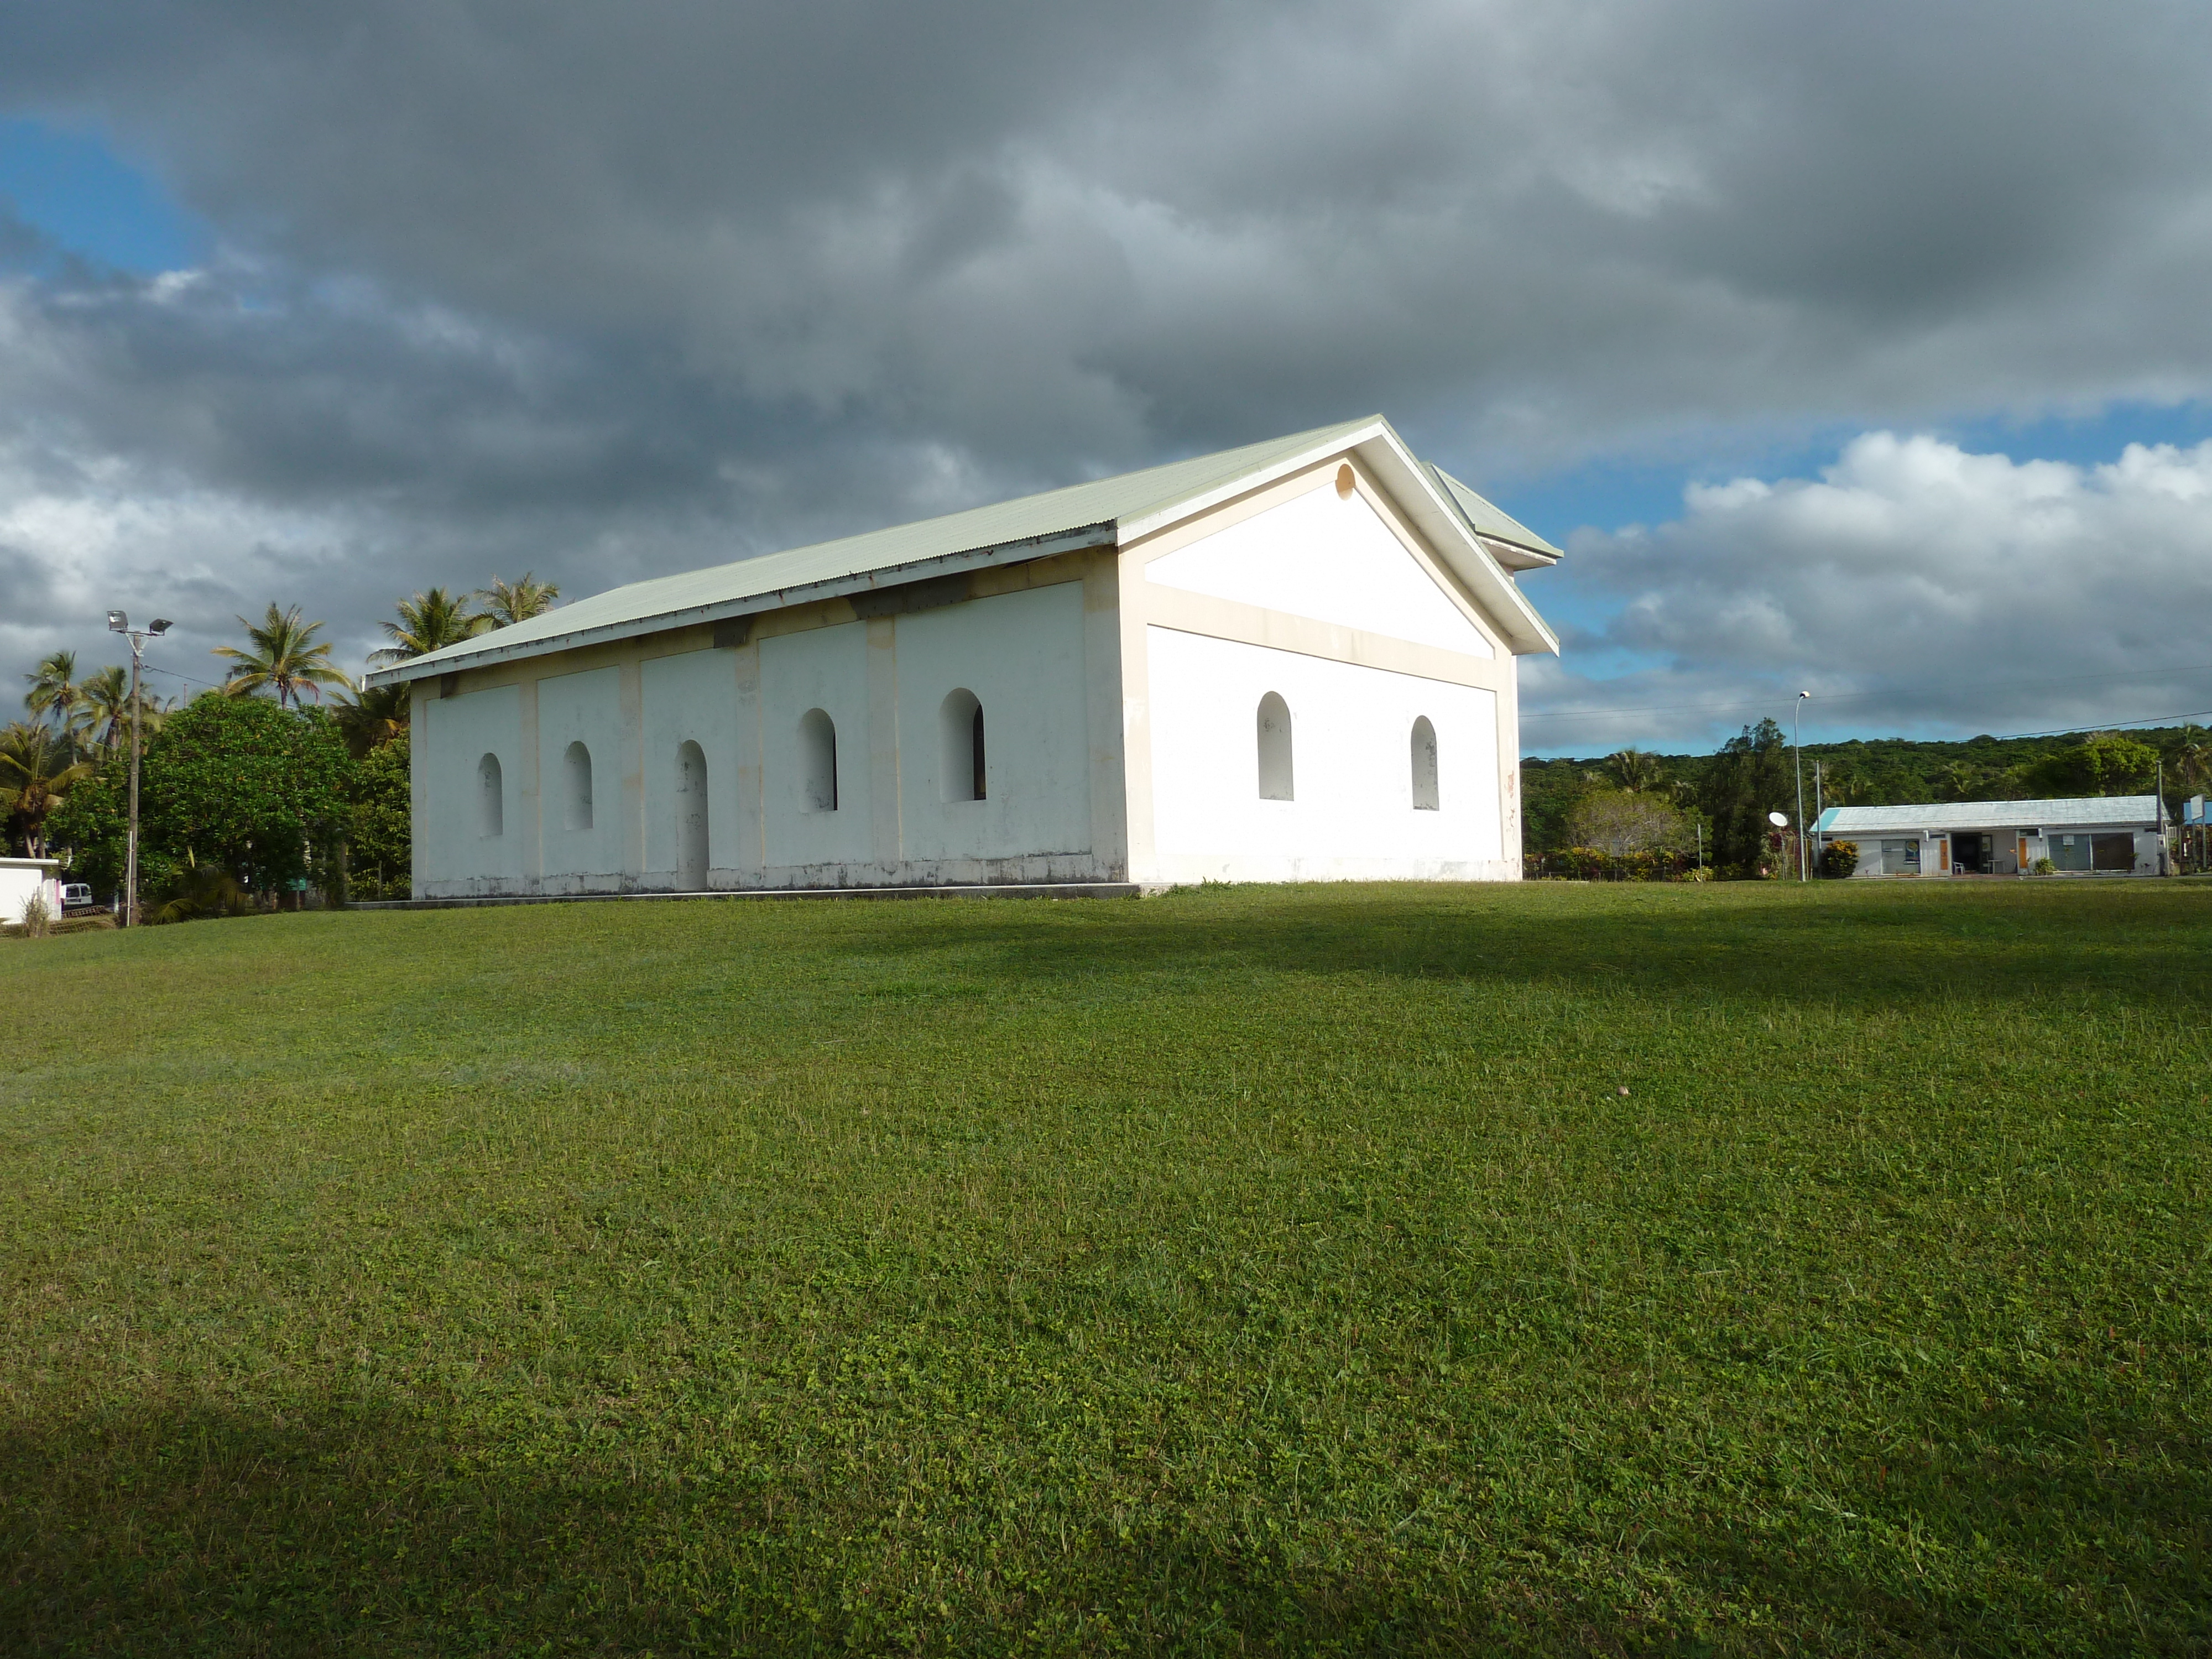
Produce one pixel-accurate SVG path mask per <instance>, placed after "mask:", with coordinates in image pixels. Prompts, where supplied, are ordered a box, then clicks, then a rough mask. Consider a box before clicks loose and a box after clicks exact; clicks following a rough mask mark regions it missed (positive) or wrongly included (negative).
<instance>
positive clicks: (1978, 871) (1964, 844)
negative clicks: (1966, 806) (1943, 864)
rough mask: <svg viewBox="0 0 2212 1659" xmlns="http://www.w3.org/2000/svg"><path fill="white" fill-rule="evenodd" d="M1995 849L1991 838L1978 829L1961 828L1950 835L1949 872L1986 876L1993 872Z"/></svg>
mask: <svg viewBox="0 0 2212 1659" xmlns="http://www.w3.org/2000/svg"><path fill="white" fill-rule="evenodd" d="M1995 872H1996V846H1995V843H1994V841H1993V839H1992V838H1991V837H1990V836H1989V835H1987V834H1985V833H1984V832H1983V831H1980V830H1975V829H1966V830H1961V831H1960V832H1959V833H1958V834H1956V835H1954V836H1952V837H1951V873H1952V874H1953V875H1954V876H1986V875H1990V874H1993V873H1995Z"/></svg>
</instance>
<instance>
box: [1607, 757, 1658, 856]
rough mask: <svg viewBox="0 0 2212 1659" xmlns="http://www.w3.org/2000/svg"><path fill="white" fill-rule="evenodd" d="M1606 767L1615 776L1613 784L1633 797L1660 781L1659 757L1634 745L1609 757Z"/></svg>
mask: <svg viewBox="0 0 2212 1659" xmlns="http://www.w3.org/2000/svg"><path fill="white" fill-rule="evenodd" d="M1605 766H1606V770H1607V771H1608V772H1610V773H1611V774H1612V775H1613V783H1614V784H1615V785H1616V786H1617V787H1619V788H1620V789H1621V790H1622V791H1623V792H1624V793H1628V794H1631V795H1634V794H1640V793H1643V792H1644V790H1646V789H1649V788H1650V787H1652V785H1654V784H1656V783H1657V782H1658V781H1659V757H1657V756H1656V755H1651V754H1647V753H1645V752H1644V750H1641V749H1638V748H1635V747H1634V746H1631V747H1629V748H1626V749H1616V750H1613V753H1612V754H1610V755H1607V757H1605ZM1591 844H1592V845H1595V842H1593V843H1591Z"/></svg>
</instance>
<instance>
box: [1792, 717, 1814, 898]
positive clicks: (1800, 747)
mask: <svg viewBox="0 0 2212 1659" xmlns="http://www.w3.org/2000/svg"><path fill="white" fill-rule="evenodd" d="M1812 695H1813V694H1812V693H1811V692H1810V691H1800V692H1799V693H1798V694H1797V701H1796V702H1795V703H1794V704H1792V705H1791V707H1790V748H1792V749H1793V750H1796V754H1797V879H1798V880H1800V881H1803V880H1804V879H1805V743H1804V732H1803V729H1802V726H1801V725H1800V723H1799V718H1798V717H1799V716H1800V715H1801V714H1803V713H1804V709H1805V699H1806V698H1808V697H1809V696H1812Z"/></svg>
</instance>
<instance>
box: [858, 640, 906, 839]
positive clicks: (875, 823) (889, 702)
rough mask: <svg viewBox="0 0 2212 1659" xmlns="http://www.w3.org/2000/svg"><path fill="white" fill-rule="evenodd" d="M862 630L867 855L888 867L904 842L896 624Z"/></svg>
mask: <svg viewBox="0 0 2212 1659" xmlns="http://www.w3.org/2000/svg"><path fill="white" fill-rule="evenodd" d="M867 628H868V799H869V802H870V804H871V806H872V814H873V819H872V823H870V825H869V830H870V847H869V850H870V853H871V854H872V856H873V858H874V860H875V861H876V862H877V863H878V864H879V865H882V866H885V867H886V868H888V867H889V866H892V865H895V864H896V863H898V862H899V861H900V860H901V859H902V858H903V857H904V856H905V850H904V849H905V839H906V838H905V836H904V835H903V833H902V829H901V826H900V822H899V723H898V632H897V619H896V617H871V618H870V619H869V621H868V624H867Z"/></svg>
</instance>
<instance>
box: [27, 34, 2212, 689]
mask: <svg viewBox="0 0 2212 1659" xmlns="http://www.w3.org/2000/svg"><path fill="white" fill-rule="evenodd" d="M2208 46H2212V27H2208V24H2207V22H2206V21H2205V19H2204V16H2203V13H2202V11H2201V9H2197V8H2195V7H2193V6H2184V5H2179V4H2175V5H2136V6H2121V7H2105V8H2095V9H2090V8H2082V7H2079V6H2071V5H2055V4H2051V5H2038V4H2019V3H2014V4H2006V5H2001V6H2000V5H1959V6H1949V7H1942V8H1934V9H1930V8H1925V7H1913V6H1905V5H1873V6H1864V7H1859V8H1853V9H1835V8H1831V9H1812V8H1802V7H1788V8H1784V7H1774V6H1771V5H1765V4H1753V3H1748V0H1742V3H1698V0H1684V3H1676V4H1672V5H1638V6H1627V5H1597V4H1577V3H1563V4H1559V5H1554V6H1548V7H1543V8H1530V7H1525V6H1505V5H1482V4H1467V3H1452V4H1441V3H1434V4H1423V3H1401V4H1394V5H1391V6H1387V7H1386V6H1381V5H1372V6H1366V7H1359V6H1346V5H1343V4H1340V3H1332V4H1328V5H1322V4H1319V3H1311V4H1295V3H1293V4H1270V5H1264V6H1263V5H1259V4H1214V5H1207V4H1190V3H1178V4H1174V5H1170V4H1166V3H1159V4H1149V5H1148V4H1131V5H1123V6H1120V7H1115V8H1110V9H1109V8H1099V7H1090V8H1065V7H1063V8H1050V7H1048V8H1039V7H1031V6H1020V5H1015V4H1012V3H1000V4H964V5H939V6H932V7H916V6H911V5H891V4H860V3H826V4H822V5H817V6H811V7H803V8H800V7H757V6H739V5H731V4H708V3H689V0H687V3H675V0H640V3H632V4H626V5H623V6H606V5H604V4H598V3H590V4H586V3H582V0H572V3H560V0H498V3H493V0H477V3H464V0H349V3H346V4H343V5H339V4H307V3H299V0H286V3H281V4H280V3H273V0H272V3H267V4H247V3H234V4H229V5H216V6H210V7H199V8H191V9H185V8H178V7H175V6H173V5H169V4H167V3H158V4H157V3H153V0H139V3H133V0H78V3H74V4H71V5H69V6H58V5H57V6H48V7H18V8H16V9H14V11H13V12H12V13H11V15H10V17H9V23H8V25H7V41H6V47H7V49H6V51H5V52H0V108H4V109H5V110H7V111H9V112H15V113H18V114H26V115H31V116H35V117H39V118H45V119H48V120H52V121H58V122H64V123H75V124H78V125H84V126H87V127H89V128H91V129H94V130H96V131H100V132H101V133H104V134H106V135H107V136H108V137H109V138H110V140H111V141H112V143H114V144H115V145H116V146H117V147H118V149H120V150H122V151H123V152H124V153H125V154H126V155H129V156H131V157H132V158H133V159H135V160H136V161H138V162H140V163H141V164H143V165H144V166H146V167H149V168H150V169H151V170H153V171H154V172H155V173H157V174H158V175H159V176H160V177H161V179H163V181H164V182H165V183H166V184H167V185H168V187H169V188H170V189H171V190H173V191H174V192H175V193H176V194H177V195H178V197H179V198H180V199H181V200H182V201H184V202H185V204H187V205H188V206H189V207H190V208H191V209H192V210H195V211H196V212H197V213H198V214H199V215H201V216H203V217H204V219H205V220H206V221H207V222H209V223H210V225H211V226H212V227H213V228H214V231H215V234H216V240H217V243H218V244H219V245H220V246H221V247H222V249H223V252H222V254H221V255H220V256H219V257H218V258H216V259H215V260H213V261H212V262H211V263H210V264H209V265H208V267H207V268H206V269H204V270H198V271H196V272H193V273H190V274H188V275H185V276H176V277H172V278H166V279H161V280H158V281H155V282H152V283H145V282H139V281H137V280H135V279H125V278H122V277H118V276H112V275H109V274H103V273H100V272H97V271H91V270H85V269H83V268H82V266H67V265H66V264H65V262H64V266H60V267H58V266H57V265H56V264H55V262H54V260H53V259H52V258H46V257H45V256H43V255H42V256H40V260H35V261H34V260H31V259H30V256H29V255H27V254H24V253H22V252H21V251H20V250H19V251H18V252H15V253H10V252H8V250H7V249H6V248H3V247H0V259H4V260H5V261H6V262H7V263H8V264H9V265H10V266H11V267H12V268H15V269H16V270H20V271H23V272H25V273H26V274H24V275H21V276H18V277H17V278H16V279H15V282H14V283H13V285H12V286H11V287H9V288H8V289H6V290H5V291H4V300H3V301H0V303H3V304H4V309H0V387H4V389H5V390H6V392H8V394H9V396H8V398H7V399H6V400H5V402H4V404H0V409H4V410H5V411H6V412H4V413H0V449H4V453H0V480H4V481H5V485H4V487H5V489H6V490H7V491H8V492H9V493H8V494H7V495H5V496H4V498H0V524H4V525H5V526H8V527H9V528H8V533H9V535H10V536H11V537H12V538H13V543H14V544H15V545H17V546H20V547H25V548H29V549H33V550H35V552H36V554H37V556H38V557H39V558H40V559H41V560H42V561H44V562H45V563H46V568H47V569H48V571H49V574H50V576H51V583H50V586H52V591H53V592H55V593H56V594H58V595H60V596H61V597H62V599H63V600H64V601H65V602H67V603H70V604H76V603H80V602H82V603H84V604H86V605H94V606H95V607H96V606H97V605H98V604H100V603H103V601H101V600H100V595H101V594H102V593H104V592H108V591H111V590H113V589H117V588H119V587H124V586H134V585H135V586H138V587H140V588H144V587H147V586H155V587H158V586H160V584H161V582H164V581H173V582H175V583H178V584H179V585H180V586H190V585H191V584H193V583H203V584H212V585H213V586H212V587H211V588H210V589H209V590H208V592H209V593H214V592H222V593H224V594H226V595H228V598H227V599H224V600H223V601H222V606H221V609H222V610H224V611H232V610H247V609H252V610H258V607H259V605H260V604H261V603H264V602H265V599H267V598H268V597H276V598H280V599H287V600H289V599H299V600H301V602H303V603H306V604H307V605H309V606H310V608H311V610H313V611H315V612H316V614H324V615H329V616H331V617H332V618H333V619H334V625H336V626H337V627H339V628H340V629H341V630H342V631H343V634H344V636H345V638H346V640H347V642H348V648H349V650H358V649H363V648H366V647H367V645H368V643H370V642H371V639H370V635H369V631H368V618H369V617H372V616H374V615H375V614H380V613H382V612H384V611H386V609H387V608H388V606H389V604H390V601H391V599H392V597H394V596H395V595H396V594H397V593H398V592H405V591H408V590H410V589H411V588H413V587H416V586H421V585H422V584H424V583H426V582H428V581H434V580H449V581H456V582H459V584H460V585H463V586H473V585H475V584H476V583H477V582H480V581H482V580H485V579H486V578H488V577H489V574H492V572H493V571H494V570H498V571H500V572H501V574H512V573H513V571H515V570H518V569H520V568H524V567H526V566H528V567H532V568H536V569H538V571H539V573H540V574H553V575H555V576H556V577H557V578H558V579H559V580H562V582H563V583H564V585H565V586H568V589H569V591H570V592H572V593H580V592H589V591H592V590H593V589H595V588H597V587H599V586H605V585H607V584H608V583H609V582H611V581H614V580H623V579H625V578H627V577H629V576H630V575H634V574H640V573H641V572H643V571H647V570H651V569H665V568H682V567H684V566H689V565H694V564H697V563H702V562H709V561H711V560H714V559H718V558H724V557H730V556H738V555H740V554H743V553H744V552H747V551H753V550H762V549H764V548H767V547H772V546H778V545H786V544H792V543H793V542H797V541H801V540H805V539H811V538H815V537H818V536H822V535H828V534H833V533H838V532H845V531H850V530H855V529H860V528H865V527H867V526H871V525H873V524H877V523H882V522H886V521H889V520H896V519H898V518H902V517H908V516H915V515H918V514H921V513H928V512H933V511H939V510H944V509H947V508H951V507H957V506H960V505H963V504H966V503H967V502H969V501H974V500H976V499H981V498H984V497H987V496H989V495H994V494H1001V493H1012V492H1014V491H1017V490H1020V489H1028V488H1034V487H1041V486H1042V485H1045V484H1049V483H1060V482H1066V481H1067V480H1068V479H1069V478H1071V477H1076V476H1080V475H1082V474H1085V473H1090V472H1096V471H1106V470H1110V469H1114V468H1117V467H1121V466H1125V465H1137V464H1140V463H1142V462H1144V461H1146V460H1149V459H1156V458H1158V456H1160V455H1162V454H1163V453H1168V452H1170V451H1187V450H1190V449H1194V448H1199V447H1211V446H1217V445H1226V444H1230V443H1235V442H1240V441H1249V440H1250V439H1252V438H1255V437H1258V436H1261V435H1270V434H1273V433H1277V432H1282V431H1288V430H1292V429H1295V428H1298V427H1300V426H1304V425H1309V424H1313V423H1316V422H1321V421H1325V420H1330V419H1336V418H1341V417H1344V416H1349V415H1352V414H1357V413H1362V412H1365V411H1366V410H1371V409H1377V408H1379V409H1383V410H1386V411H1387V412H1389V413H1390V414H1391V415H1392V416H1394V417H1395V418H1396V419H1397V420H1398V421H1399V422H1400V423H1401V426H1402V427H1403V428H1405V429H1407V431H1408V433H1409V435H1412V436H1413V438H1414V440H1415V441H1416V442H1418V443H1419V444H1421V445H1422V446H1423V447H1425V448H1427V449H1428V450H1429V451H1430V452H1431V453H1435V454H1436V455H1437V457H1438V458H1439V459H1443V460H1444V461H1445V462H1446V463H1447V464H1449V465H1453V466H1454V468H1455V470H1456V471H1462V472H1463V473H1464V474H1466V475H1467V476H1468V477H1473V478H1474V479H1476V480H1477V481H1479V482H1485V481H1495V480H1498V479H1500V478H1504V477H1510V476H1512V475H1513V474H1514V473H1515V472H1516V471H1520V472H1526V471H1528V470H1529V469H1536V468H1541V467H1545V466H1550V465H1560V464H1564V463H1566V462H1570V461H1572V460H1575V459H1580V458H1583V457H1587V456H1591V455H1613V456H1617V455H1620V454H1623V453H1635V452H1638V451H1641V452H1644V453H1650V452H1651V451H1652V450H1654V449H1660V448H1664V447H1667V446H1668V445H1669V444H1674V443H1679V442H1680V435H1681V434H1682V433H1684V432H1685V431H1687V430H1705V431H1718V432H1726V431H1742V430H1747V429H1750V430H1759V429H1767V428H1777V427H1783V428H1797V429H1802V428H1806V427H1809V426H1814V425H1822V424H1826V425H1833V424H1835V423H1838V422H1844V423H1848V422H1865V423H1867V424H1870V425H1871V424H1883V423H1890V424H1897V423H1904V424H1911V423H1913V422H1920V421H1923V420H1932V419H1937V418H1941V417H1942V416H1948V415H1954V414H1958V413H1962V412H1971V413H1980V412H1984V411H1989V410H2043V409H2048V408H2052V407H2066V408H2084V407H2094V406H2096V405H2098V404H2100V403H2102V402H2104V401H2106V400H2109V399H2112V398H2118V397H2135V398H2154V399H2157V398H2196V397H2202V396H2203V395H2205V394H2206V393H2207V392H2208V390H2212V321H2208V319H2207V314H2206V309H2205V307H2203V303H2202V295H2203V291H2204V288H2205V286H2206V284H2205V280H2204V279H2205V276H2206V275H2207V272H2208V270H2209V269H2212V186H2208V182H2207V174H2206V172H2205V169H2204V168H2203V164H2202V161H2201V158H2202V156H2203V155H2205V154H2207V153H2212V145H2208V140H2212V130H2208V129H2212V100H2206V99H2205V98H2204V97H2203V86H2204V84H2205V80H2206V70H2207V68H2208V59H2212V51H2209V50H2208ZM6 234H7V232H6V230H5V227H4V225H0V240H4V239H5V236H6ZM17 240H21V238H20V236H19V237H18V239H17ZM33 267H35V268H33ZM1569 527H1571V526H1557V527H1556V528H1557V530H1558V532H1559V533H1564V532H1565V530H1566V529H1567V528H1569ZM193 591H194V592H198V591H199V590H197V589H194V590H193ZM1686 591H1687V590H1685V592H1686ZM9 597H10V598H11V599H12V597H13V596H12V595H10V596H9ZM0 608H5V609H9V610H13V609H15V607H14V606H13V605H9V606H6V607H0ZM203 608H210V607H206V606H204V607H203ZM93 614H94V615H95V616H96V614H97V611H96V608H95V610H94V612H93ZM223 625H225V617H222V616H221V615H217V616H214V617H210V620H209V621H208V623H207V624H206V626H207V627H208V628H209V629H216V628H219V627H221V626H223ZM13 637H14V635H10V636H9V638H10V639H11V640H12V639H13ZM8 648H9V649H10V650H16V649H20V648H21V647H17V646H15V645H13V644H10V645H9V647H8ZM1669 648H1673V647H1669Z"/></svg>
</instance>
